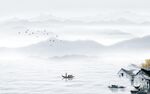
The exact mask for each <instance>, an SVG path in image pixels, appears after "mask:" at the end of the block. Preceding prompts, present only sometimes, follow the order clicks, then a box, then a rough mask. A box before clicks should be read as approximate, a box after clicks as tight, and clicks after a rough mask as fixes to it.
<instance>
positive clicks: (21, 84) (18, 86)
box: [0, 60, 130, 94]
mask: <svg viewBox="0 0 150 94" xmlns="http://www.w3.org/2000/svg"><path fill="white" fill-rule="evenodd" d="M120 67H121V66H119V65H117V64H114V63H113V62H105V61H101V60H98V61H97V60H68V61H67V60H66V61H65V60H64V61H62V60H57V61H56V60H55V61H54V60H18V61H1V62H0V94H130V87H127V88H126V89H122V90H115V89H114V90H110V89H108V88H107V87H108V85H111V84H121V85H125V86H128V83H126V82H124V81H122V80H121V79H120V78H118V77H117V75H116V73H117V72H118V70H119V68H120ZM65 72H68V73H70V74H73V75H75V78H74V79H72V80H65V79H62V77H61V75H62V74H65Z"/></svg>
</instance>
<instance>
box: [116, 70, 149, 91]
mask: <svg viewBox="0 0 150 94" xmlns="http://www.w3.org/2000/svg"><path fill="white" fill-rule="evenodd" d="M118 75H119V77H126V78H128V79H129V80H130V82H131V85H132V86H133V87H135V88H137V87H138V88H139V89H147V90H150V70H148V69H140V70H138V71H137V72H135V70H126V69H123V68H122V69H121V70H120V71H119V72H118Z"/></svg>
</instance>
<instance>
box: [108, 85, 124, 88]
mask: <svg viewBox="0 0 150 94" xmlns="http://www.w3.org/2000/svg"><path fill="white" fill-rule="evenodd" d="M108 88H125V87H124V86H118V85H111V86H108Z"/></svg>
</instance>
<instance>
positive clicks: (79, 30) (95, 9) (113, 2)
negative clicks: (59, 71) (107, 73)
mask: <svg viewBox="0 0 150 94" xmlns="http://www.w3.org/2000/svg"><path fill="white" fill-rule="evenodd" d="M116 11H117V12H116ZM118 11H119V12H118ZM124 11H125V12H124ZM129 11H132V12H131V13H130V12H129ZM149 11H150V0H0V20H2V21H3V20H4V19H8V18H11V17H12V18H13V17H16V18H17V17H20V18H24V19H27V18H34V17H35V18H36V17H38V16H40V15H45V14H52V15H54V16H57V17H61V18H62V19H63V18H70V19H72V20H76V19H78V20H79V19H80V20H84V21H97V20H100V21H103V20H104V21H108V20H109V21H110V22H112V21H114V22H115V21H116V22H118V21H119V22H121V23H124V22H125V23H126V22H127V23H128V21H129V22H130V21H131V22H132V21H135V23H136V22H137V23H138V22H145V21H150V12H149ZM147 14H148V15H147ZM45 18H47V16H43V19H45ZM118 19H119V20H118ZM120 19H121V21H120ZM8 21H10V23H7V24H3V22H2V24H1V21H0V36H1V37H0V47H20V46H25V45H29V44H32V43H35V42H38V41H39V40H40V39H38V40H35V39H34V38H32V37H18V36H17V35H16V34H17V32H24V30H26V29H28V28H30V29H33V28H36V27H34V25H33V27H32V25H31V26H30V25H27V26H24V25H22V24H21V25H20V23H14V22H11V20H8ZM4 23H5V21H4ZM21 23H24V22H21ZM8 24H9V25H8ZM37 24H38V23H37ZM42 26H44V25H41V26H39V28H42V29H45V28H47V29H48V30H50V31H53V32H55V33H57V34H58V35H60V37H59V38H60V39H65V40H94V41H97V42H99V43H101V44H104V45H112V44H114V43H117V42H120V41H123V40H126V39H131V38H135V37H143V36H146V35H149V34H150V32H149V31H150V28H149V26H148V25H147V26H139V25H138V26H129V25H125V26H107V25H105V26H103V25H97V26H93V25H92V26H91V25H85V26H82V25H74V24H73V26H67V25H65V26H64V27H62V26H59V25H58V26H57V27H53V26H51V27H50V26H48V27H45V26H44V27H42ZM18 28H19V29H18ZM41 40H43V39H41Z"/></svg>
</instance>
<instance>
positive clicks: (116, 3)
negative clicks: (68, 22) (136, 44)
mask: <svg viewBox="0 0 150 94" xmlns="http://www.w3.org/2000/svg"><path fill="white" fill-rule="evenodd" d="M149 5H150V0H0V12H1V15H0V16H1V17H6V16H12V15H16V14H17V15H30V14H32V15H34V14H39V13H44V12H52V13H56V14H57V15H59V16H61V15H62V16H63V15H65V16H68V15H71V14H72V15H74V16H75V15H79V14H78V13H80V15H81V14H82V15H84V14H86V15H87V14H89V15H90V14H93V13H94V12H95V13H96V12H99V11H101V10H106V9H107V10H110V9H117V10H118V9H119V10H126V9H129V10H150V6H149Z"/></svg>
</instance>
